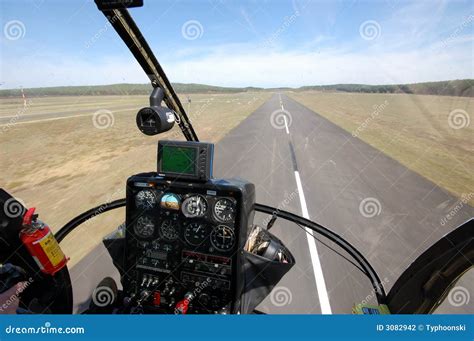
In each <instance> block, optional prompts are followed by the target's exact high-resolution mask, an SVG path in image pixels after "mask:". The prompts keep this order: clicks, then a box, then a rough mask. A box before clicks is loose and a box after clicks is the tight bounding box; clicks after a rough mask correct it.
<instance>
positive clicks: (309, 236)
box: [295, 171, 332, 314]
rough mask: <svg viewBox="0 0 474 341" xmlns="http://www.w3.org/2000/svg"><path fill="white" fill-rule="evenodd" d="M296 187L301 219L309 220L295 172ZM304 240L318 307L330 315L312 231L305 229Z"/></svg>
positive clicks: (297, 173) (301, 187)
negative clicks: (312, 274) (307, 250)
mask: <svg viewBox="0 0 474 341" xmlns="http://www.w3.org/2000/svg"><path fill="white" fill-rule="evenodd" d="M295 178H296V186H297V188H298V194H299V197H300V204H301V211H302V213H303V217H304V218H306V219H309V213H308V207H307V206H306V199H305V197H304V192H303V186H302V185H301V178H300V173H299V172H298V171H295ZM305 230H306V232H307V234H306V240H307V241H308V247H309V254H310V256H311V261H312V263H313V273H314V279H315V281H316V288H317V290H318V297H319V305H320V306H321V313H322V314H332V310H331V305H330V303H329V295H328V290H327V288H326V281H325V280H324V275H323V268H322V267H321V261H320V259H319V254H318V249H317V248H316V241H315V239H314V237H313V231H312V230H310V229H308V228H305Z"/></svg>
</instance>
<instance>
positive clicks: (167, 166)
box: [161, 145, 197, 175]
mask: <svg viewBox="0 0 474 341" xmlns="http://www.w3.org/2000/svg"><path fill="white" fill-rule="evenodd" d="M162 148H163V149H162V154H161V172H163V173H178V174H186V175H195V174H196V156H197V155H196V154H197V150H196V148H192V147H180V146H179V147H178V146H166V145H165V146H163V147H162Z"/></svg>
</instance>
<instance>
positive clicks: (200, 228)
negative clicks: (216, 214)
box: [184, 223, 208, 246]
mask: <svg viewBox="0 0 474 341" xmlns="http://www.w3.org/2000/svg"><path fill="white" fill-rule="evenodd" d="M207 236H208V232H207V227H206V225H205V224H201V223H191V224H189V225H188V226H186V230H185V231H184V239H186V241H187V242H188V243H189V244H191V245H194V246H198V245H200V244H201V243H202V242H204V241H205V240H206V238H207Z"/></svg>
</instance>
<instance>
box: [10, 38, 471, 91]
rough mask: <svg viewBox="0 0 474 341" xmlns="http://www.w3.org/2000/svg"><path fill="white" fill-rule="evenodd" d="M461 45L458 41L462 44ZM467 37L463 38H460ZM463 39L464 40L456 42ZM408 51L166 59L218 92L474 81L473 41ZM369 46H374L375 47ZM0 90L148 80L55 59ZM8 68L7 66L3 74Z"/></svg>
mask: <svg viewBox="0 0 474 341" xmlns="http://www.w3.org/2000/svg"><path fill="white" fill-rule="evenodd" d="M460 38H461V37H460ZM463 38H465V37H463ZM459 40H460V41H459ZM459 40H458V41H456V43H454V42H453V43H450V44H449V45H448V46H443V48H441V49H440V48H439V46H436V48H434V47H426V48H424V49H418V50H415V51H409V52H393V51H391V52H386V51H385V50H384V49H383V48H373V46H372V45H371V44H370V43H366V44H367V48H366V49H360V48H359V50H358V52H354V51H352V52H350V50H348V49H345V48H341V49H338V50H331V49H328V50H321V51H319V52H313V51H277V50H272V51H270V50H268V49H264V48H262V47H261V46H255V45H246V44H240V45H236V44H233V45H220V46H217V47H215V48H209V49H208V51H214V52H208V53H207V54H203V53H202V48H200V49H199V54H198V55H195V54H193V53H192V51H187V52H186V53H184V54H180V52H179V51H178V52H177V55H181V56H182V58H180V59H176V58H173V56H172V55H167V56H164V58H160V56H159V55H158V56H157V57H158V59H160V60H161V62H162V66H163V67H164V69H165V71H166V72H167V74H168V77H169V78H170V79H171V80H172V81H173V82H184V83H204V84H212V85H221V86H261V87H279V86H292V87H299V86H302V85H318V84H336V83H365V84H390V83H413V82H422V81H435V80H447V79H459V78H474V75H473V73H474V70H473V67H472V55H469V54H466V53H465V51H466V46H465V45H466V44H469V45H468V48H467V50H469V46H472V40H471V39H459ZM371 46H372V47H371ZM2 64H3V65H2V69H3V70H2V73H3V75H2V82H3V83H4V84H3V86H2V88H14V87H19V86H24V87H38V86H57V85H92V84H111V83H125V82H127V83H145V82H147V81H148V78H147V77H146V76H145V75H144V73H143V71H142V70H141V69H140V67H139V65H138V64H137V63H136V62H135V61H134V60H133V59H132V57H131V56H130V57H129V58H127V57H115V58H107V59H102V60H96V61H94V62H86V61H83V60H81V59H79V58H77V59H74V60H69V59H67V58H62V57H61V56H58V55H49V56H46V55H43V56H41V57H38V56H37V57H34V58H28V57H25V58H22V59H17V60H8V61H2ZM5 65H8V67H3V66H5Z"/></svg>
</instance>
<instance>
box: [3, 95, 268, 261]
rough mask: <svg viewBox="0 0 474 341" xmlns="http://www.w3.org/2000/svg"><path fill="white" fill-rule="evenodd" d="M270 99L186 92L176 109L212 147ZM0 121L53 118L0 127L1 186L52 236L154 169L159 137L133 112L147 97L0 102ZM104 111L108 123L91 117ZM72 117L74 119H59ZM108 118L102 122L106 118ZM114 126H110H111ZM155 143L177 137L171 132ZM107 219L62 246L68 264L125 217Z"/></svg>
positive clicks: (113, 215)
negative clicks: (143, 129) (146, 131)
mask: <svg viewBox="0 0 474 341" xmlns="http://www.w3.org/2000/svg"><path fill="white" fill-rule="evenodd" d="M269 96H270V94H269V93H264V92H258V93H236V94H209V95H208V94H192V95H190V98H191V103H188V101H187V96H185V95H183V103H184V106H185V107H186V109H187V111H188V115H189V116H190V119H191V120H192V121H193V125H194V128H195V130H196V131H197V132H198V134H199V137H200V139H201V140H203V141H211V142H217V141H218V140H219V139H220V138H221V137H222V136H224V135H225V134H226V133H227V132H228V131H229V130H230V129H232V128H233V127H235V126H236V125H237V124H238V123H239V122H240V121H242V120H243V119H244V118H245V117H246V116H248V115H249V114H250V113H252V112H253V111H254V110H255V109H256V108H257V107H259V106H260V105H261V104H262V103H264V102H265V101H266V99H267V98H268V97H269ZM0 104H1V109H0V118H2V117H3V118H6V117H15V115H17V114H18V113H20V115H31V116H28V117H30V118H31V117H33V118H34V116H35V115H38V114H44V113H59V114H58V117H57V118H48V119H45V120H42V121H35V122H29V123H28V122H21V121H18V122H17V121H16V120H14V119H12V121H11V122H8V124H3V125H2V126H0V146H1V148H0V164H1V169H0V184H1V186H2V187H3V188H5V189H6V190H7V191H9V192H10V193H12V194H13V195H15V196H16V197H18V198H19V199H21V200H22V201H24V202H25V204H26V205H27V206H29V207H31V206H36V207H37V211H38V213H39V214H40V218H41V219H43V220H44V221H46V222H48V223H49V224H50V225H51V227H52V228H53V230H57V229H58V228H59V227H61V226H62V225H64V224H65V223H66V222H68V221H69V220H70V219H72V218H73V217H75V216H76V215H78V214H79V213H81V212H83V211H85V210H87V209H89V208H91V207H93V206H97V205H99V204H102V203H104V202H107V201H110V200H113V199H118V198H122V197H124V196H125V181H126V179H127V177H128V176H130V175H132V174H135V173H138V172H142V171H152V170H155V169H156V145H157V140H158V137H156V136H155V137H147V136H145V135H143V134H141V133H140V132H139V131H138V129H137V128H136V124H135V114H136V112H137V111H138V109H139V108H141V107H143V106H146V105H148V97H147V96H97V97H88V96H77V97H43V98H32V99H31V100H30V102H29V104H28V106H27V108H26V109H23V102H22V101H21V99H1V100H0ZM100 109H101V110H110V111H111V112H112V116H109V117H108V118H109V120H108V121H107V120H106V121H100V122H99V121H98V120H95V121H94V116H93V114H94V112H96V111H97V110H100ZM71 114H74V115H75V114H77V115H78V116H77V117H66V118H62V117H61V116H64V115H71ZM105 118H107V117H105ZM111 122H113V124H112V123H111ZM159 138H160V139H166V138H170V139H183V137H182V134H181V132H180V130H179V128H178V127H175V128H173V130H171V131H170V132H168V133H166V134H164V135H160V137H159ZM117 213H118V212H117V211H115V212H112V213H106V214H104V215H103V216H99V217H97V218H95V219H94V220H93V222H91V223H90V224H87V225H86V226H82V227H81V228H80V229H79V230H78V232H75V233H73V234H71V237H68V238H67V239H66V240H65V241H64V249H65V252H66V253H67V254H68V256H69V257H71V264H74V263H76V262H77V261H78V260H79V259H80V258H81V257H82V256H83V255H85V254H86V253H87V252H88V251H89V250H91V249H92V248H93V247H94V246H95V245H97V244H98V243H100V241H101V239H102V237H103V236H104V235H106V234H107V233H108V232H110V231H112V230H113V229H114V228H115V227H116V226H118V224H120V223H121V222H123V220H124V217H125V215H124V212H123V211H122V212H119V214H117Z"/></svg>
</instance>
